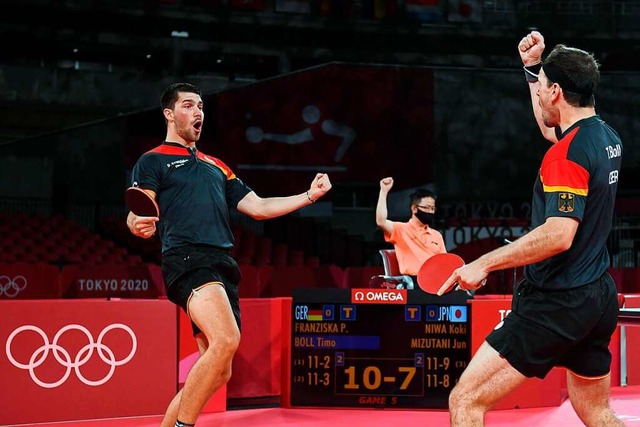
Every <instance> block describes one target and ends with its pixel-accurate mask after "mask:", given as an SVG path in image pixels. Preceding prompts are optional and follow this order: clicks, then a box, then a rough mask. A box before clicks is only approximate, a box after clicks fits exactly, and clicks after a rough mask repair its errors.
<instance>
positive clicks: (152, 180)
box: [131, 141, 252, 252]
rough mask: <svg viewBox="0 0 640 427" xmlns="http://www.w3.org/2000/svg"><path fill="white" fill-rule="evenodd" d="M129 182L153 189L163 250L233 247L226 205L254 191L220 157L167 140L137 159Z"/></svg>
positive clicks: (234, 202)
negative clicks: (188, 246) (197, 246)
mask: <svg viewBox="0 0 640 427" xmlns="http://www.w3.org/2000/svg"><path fill="white" fill-rule="evenodd" d="M131 180H132V185H134V186H136V187H140V188H143V189H148V190H153V191H154V192H155V193H156V201H157V202H158V206H159V208H160V221H159V222H158V223H157V230H158V235H159V236H160V240H161V241H162V252H165V251H167V250H169V249H172V248H177V247H181V246H185V245H188V244H204V245H210V246H214V247H217V248H221V249H226V250H228V249H231V248H232V247H233V234H232V233H231V228H230V226H229V208H230V207H234V208H235V207H236V206H237V205H238V203H239V202H240V200H242V199H243V198H244V197H245V196H246V195H247V194H248V193H250V192H251V191H252V190H251V188H249V187H248V186H247V185H245V184H244V183H243V182H242V181H241V180H240V179H239V178H237V177H236V176H235V174H234V173H233V172H232V171H231V169H230V168H229V167H228V166H227V165H225V164H224V163H223V162H222V161H220V160H219V159H216V158H214V157H211V156H207V155H206V154H202V153H201V152H199V151H198V150H197V149H195V148H193V149H190V148H187V147H185V146H183V145H181V144H178V143H174V142H166V141H165V142H164V143H163V144H162V145H160V146H158V147H156V148H154V149H153V150H151V151H148V152H147V153H145V154H143V155H142V156H141V157H140V158H139V159H138V161H137V163H136V164H135V166H134V168H133V172H132V175H131Z"/></svg>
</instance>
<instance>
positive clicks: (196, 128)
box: [193, 120, 202, 130]
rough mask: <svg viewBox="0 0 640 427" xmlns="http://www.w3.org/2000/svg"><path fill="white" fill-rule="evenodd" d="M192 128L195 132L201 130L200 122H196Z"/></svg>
mask: <svg viewBox="0 0 640 427" xmlns="http://www.w3.org/2000/svg"><path fill="white" fill-rule="evenodd" d="M193 127H194V128H195V130H200V129H201V128H202V122H201V121H200V120H198V121H197V122H195V123H194V124H193Z"/></svg>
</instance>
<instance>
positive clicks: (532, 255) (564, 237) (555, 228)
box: [439, 217, 580, 292]
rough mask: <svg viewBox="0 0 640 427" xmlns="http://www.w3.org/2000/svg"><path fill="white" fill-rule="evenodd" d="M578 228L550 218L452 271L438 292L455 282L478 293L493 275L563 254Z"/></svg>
mask: <svg viewBox="0 0 640 427" xmlns="http://www.w3.org/2000/svg"><path fill="white" fill-rule="evenodd" d="M579 224H580V222H579V221H578V220H577V219H576V218H571V217H549V218H547V220H546V221H545V222H544V223H543V224H541V225H540V226H538V227H536V228H534V229H533V230H531V231H530V232H528V233H527V234H525V235H524V236H522V237H519V238H518V239H516V240H515V241H513V242H512V243H510V244H508V245H505V246H501V247H499V248H497V249H494V250H493V251H491V252H488V253H486V254H484V255H482V256H481V257H480V258H478V259H476V260H475V261H473V262H471V263H469V264H467V265H465V266H463V267H460V268H459V269H457V270H455V271H454V273H453V274H452V275H451V277H449V279H448V280H447V281H446V282H445V283H444V285H442V287H441V288H440V291H439V292H444V291H446V290H447V289H449V288H451V287H452V286H453V284H454V283H455V282H457V283H458V284H459V286H460V288H461V289H477V288H479V287H480V286H481V285H482V281H483V280H484V279H485V278H486V277H487V276H488V275H489V273H490V272H492V271H495V270H504V269H507V268H513V267H520V266H523V265H528V264H533V263H536V262H539V261H542V260H544V259H547V258H550V257H552V256H554V255H557V254H559V253H561V252H564V251H566V250H568V249H569V248H570V247H571V245H572V244H573V238H574V237H575V235H576V231H577V230H578V225H579Z"/></svg>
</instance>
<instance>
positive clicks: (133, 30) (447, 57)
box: [0, 0, 640, 296]
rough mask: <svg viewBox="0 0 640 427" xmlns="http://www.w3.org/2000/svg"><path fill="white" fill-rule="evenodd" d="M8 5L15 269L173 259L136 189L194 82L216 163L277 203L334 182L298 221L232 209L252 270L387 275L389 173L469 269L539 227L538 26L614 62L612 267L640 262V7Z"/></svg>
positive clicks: (114, 1) (605, 110) (401, 209)
mask: <svg viewBox="0 0 640 427" xmlns="http://www.w3.org/2000/svg"><path fill="white" fill-rule="evenodd" d="M0 4H1V6H2V13H0V52H1V54H0V198H1V201H0V239H2V245H0V250H2V254H1V255H0V256H1V258H0V263H5V264H7V263H18V262H27V263H43V262H44V263H47V264H49V265H55V266H57V267H58V268H59V269H64V268H65V267H67V266H74V267H77V266H80V265H96V264H100V263H103V264H109V265H112V264H114V265H115V264H117V265H128V266H131V265H133V266H135V265H148V264H152V265H157V263H158V262H159V248H158V242H157V241H155V240H150V241H141V240H140V239H133V238H131V237H130V236H129V235H128V232H127V231H126V229H124V218H125V214H126V211H125V208H124V205H123V199H122V195H123V191H124V189H125V188H126V186H127V185H128V184H129V181H128V177H129V172H130V169H131V167H132V166H133V163H134V162H135V160H136V159H137V158H138V156H139V155H140V154H142V153H143V152H144V151H146V150H148V149H150V148H152V147H154V146H156V145H158V144H159V143H160V142H161V141H162V139H163V137H164V132H165V127H164V122H163V120H162V116H161V112H160V106H159V96H160V93H161V92H162V90H163V89H164V88H165V87H166V86H167V85H168V84H170V83H173V82H175V81H189V82H191V83H194V84H196V85H198V86H199V87H200V88H201V89H202V90H203V92H204V94H205V96H204V99H205V113H206V120H205V127H204V128H205V130H204V132H203V136H202V139H201V141H200V142H199V148H200V150H202V151H204V152H205V153H207V154H210V155H213V156H215V157H219V158H221V159H222V160H223V161H225V162H226V163H227V164H228V165H229V166H230V167H231V168H232V169H233V170H234V172H236V174H237V175H238V176H240V177H241V178H242V179H243V180H244V181H246V182H247V183H248V184H249V185H250V186H251V187H252V188H254V189H255V190H256V192H258V194H260V195H263V196H271V195H288V194H291V193H299V192H302V191H305V190H306V189H307V188H308V185H309V183H310V182H311V179H312V178H313V176H314V174H315V172H316V171H324V172H327V173H329V175H330V177H331V179H332V181H333V183H334V188H333V189H332V191H331V192H330V194H329V195H328V196H327V197H326V198H325V199H323V200H322V202H319V203H317V204H315V205H313V206H310V207H308V208H305V209H303V210H301V211H300V212H297V213H295V214H292V215H289V216H287V217H285V218H281V219H275V220H270V221H265V222H260V223H257V222H254V221H251V220H249V219H247V218H246V217H243V216H241V215H238V214H237V213H235V212H234V213H233V220H234V231H235V232H236V238H237V241H236V243H237V245H236V249H235V250H234V251H235V253H234V254H235V255H236V256H237V258H238V259H239V261H240V262H241V264H242V265H244V266H253V267H261V266H269V267H273V268H275V267H277V266H299V267H300V266H305V267H311V268H317V267H318V266H326V265H330V266H333V267H335V268H334V269H333V273H334V276H333V278H332V279H327V278H324V279H322V280H324V281H331V280H333V281H335V282H336V283H337V282H340V283H339V284H338V285H339V286H342V285H344V284H345V283H346V282H345V281H346V279H336V278H335V271H337V270H336V268H337V269H338V270H340V271H341V272H342V273H344V272H345V271H346V270H348V269H349V268H354V269H355V268H360V269H362V270H361V271H360V270H359V273H358V274H362V275H363V276H362V277H365V278H366V277H367V276H368V275H370V274H371V273H372V272H378V271H379V270H380V266H381V259H380V256H379V254H378V250H379V249H382V248H387V247H389V246H388V245H387V244H386V243H384V241H383V239H382V236H381V234H380V233H379V231H378V230H377V229H376V227H375V218H374V211H375V204H376V200H377V196H378V189H379V184H378V182H379V180H380V179H381V178H384V177H386V176H393V177H394V178H395V182H396V184H395V187H394V189H393V191H392V194H391V195H390V199H389V205H390V214H391V217H392V219H397V220H405V219H407V218H408V215H409V210H408V194H409V193H410V191H411V190H412V189H414V188H416V187H423V186H426V187H431V188H433V189H434V190H436V192H437V194H438V195H439V199H438V214H437V215H438V228H439V229H440V230H441V231H442V232H443V234H444V235H445V241H446V243H447V246H448V248H449V250H451V251H456V250H457V251H459V252H460V253H461V254H463V258H465V259H466V260H467V261H471V260H473V259H474V258H475V257H477V256H478V255H479V254H481V253H483V251H486V250H489V249H491V248H493V247H495V246H496V245H498V244H501V242H502V240H501V238H502V237H506V238H509V239H511V238H517V236H519V235H522V234H523V233H525V232H526V231H528V223H529V222H528V220H529V208H530V205H529V198H530V195H531V188H532V184H533V180H534V178H535V174H536V170H537V168H538V166H539V163H540V161H541V158H542V155H543V154H544V152H545V150H546V149H547V148H548V145H547V143H546V142H545V141H544V140H543V139H542V137H541V136H540V133H539V131H538V129H537V127H536V124H535V121H534V119H533V115H532V112H531V104H530V100H529V94H528V88H527V85H526V83H525V81H524V78H523V72H522V69H521V63H520V59H519V56H518V53H517V50H516V47H517V43H518V41H519V40H520V39H521V38H522V37H523V36H524V35H525V34H527V33H528V32H529V31H531V30H532V29H537V30H539V31H540V32H542V33H543V35H544V36H545V39H546V45H547V51H549V50H550V49H551V48H552V47H553V46H554V45H555V44H557V43H564V44H568V45H572V46H575V47H579V48H582V49H585V50H588V51H590V52H593V53H594V54H595V56H596V58H597V59H598V61H599V62H600V64H601V71H602V77H603V78H602V83H601V87H600V89H599V90H598V92H597V96H596V98H597V110H598V113H599V114H600V115H601V116H602V118H603V119H604V120H605V121H607V122H609V123H610V124H611V125H612V126H613V127H614V128H616V129H617V130H618V132H619V133H620V135H621V137H622V140H623V143H624V144H625V152H624V163H623V170H622V171H621V178H620V186H619V201H618V207H617V215H616V218H615V224H614V231H613V233H612V236H611V238H610V251H611V254H612V268H617V269H626V268H634V267H637V266H638V263H639V262H640V255H639V254H640V227H639V221H638V219H639V217H640V191H639V188H638V184H637V183H638V182H639V180H640V155H639V154H638V152H637V150H635V149H634V148H635V146H636V141H635V139H636V138H637V135H638V133H639V132H638V129H637V128H638V124H637V120H636V117H637V116H638V112H639V111H638V110H639V108H640V83H639V81H640V79H638V77H639V76H640V55H639V53H640V52H639V48H640V1H615V0H608V1H604V0H602V1H595V0H593V1H578V0H558V1H543V0H528V1H521V0H344V1H337V0H318V1H311V0H309V1H306V0H253V1H252V0H127V1H124V0H94V1H92V0H86V1H81V0H15V1H12V0H2V1H0ZM60 230H62V231H60ZM81 242H85V243H83V244H81ZM86 242H89V243H86ZM97 248H101V249H97ZM247 268H249V267H247ZM365 268H368V269H365ZM344 276H345V277H346V274H345V275H344ZM327 277H328V276H327ZM356 280H361V279H356ZM362 280H364V279H362ZM500 280H501V282H500V286H502V287H503V288H504V281H505V279H504V277H502V278H501V279H500ZM634 280H635V279H634ZM346 285H347V286H350V285H351V284H346ZM62 287H63V288H64V285H63V286H62ZM258 293H259V295H261V296H269V292H266V293H265V292H262V291H260V292H258Z"/></svg>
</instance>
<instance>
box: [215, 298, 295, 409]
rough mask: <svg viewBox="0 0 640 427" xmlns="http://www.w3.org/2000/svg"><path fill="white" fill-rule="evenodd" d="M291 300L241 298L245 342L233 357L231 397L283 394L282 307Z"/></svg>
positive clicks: (242, 341) (243, 341)
mask: <svg viewBox="0 0 640 427" xmlns="http://www.w3.org/2000/svg"><path fill="white" fill-rule="evenodd" d="M283 301H288V303H289V304H291V298H241V299H240V311H241V313H242V340H241V341H240V347H239V348H238V351H237V353H236V355H235V357H234V358H233V374H232V376H231V380H230V381H229V383H228V389H227V393H228V396H229V397H230V398H250V397H266V396H279V395H280V389H281V384H280V369H281V364H282V332H283V331H282V330H281V328H282V306H283Z"/></svg>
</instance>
